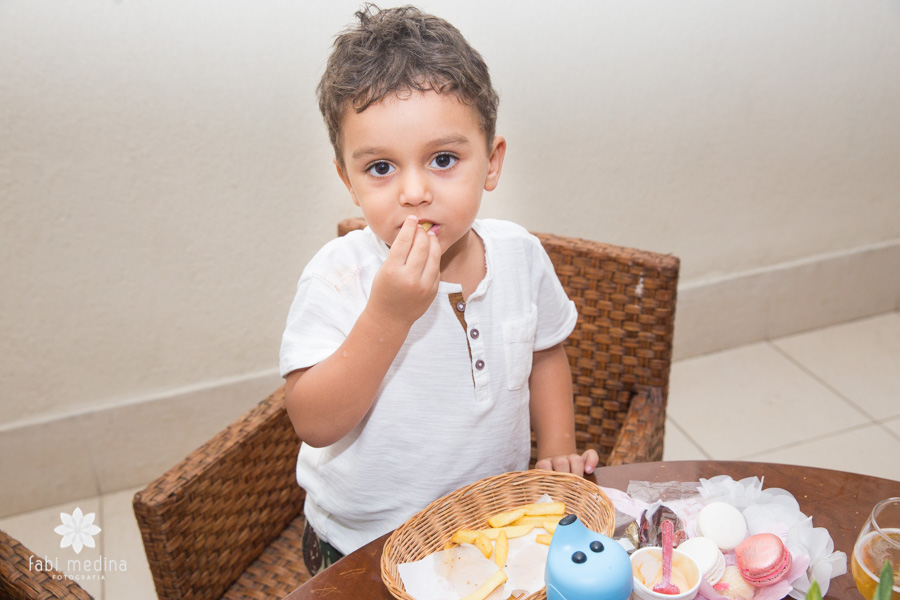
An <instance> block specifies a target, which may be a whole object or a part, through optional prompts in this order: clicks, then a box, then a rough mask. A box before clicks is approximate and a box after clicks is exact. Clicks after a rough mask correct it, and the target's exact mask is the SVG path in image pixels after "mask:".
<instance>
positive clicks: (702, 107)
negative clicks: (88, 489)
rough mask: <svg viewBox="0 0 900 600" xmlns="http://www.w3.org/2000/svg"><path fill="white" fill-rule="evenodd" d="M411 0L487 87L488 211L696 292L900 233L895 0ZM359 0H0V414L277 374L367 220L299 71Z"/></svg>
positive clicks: (48, 415) (12, 420)
mask: <svg viewBox="0 0 900 600" xmlns="http://www.w3.org/2000/svg"><path fill="white" fill-rule="evenodd" d="M420 5H421V6H422V7H423V8H425V9H426V10H429V11H430V12H433V13H435V14H438V15H440V16H442V17H445V18H447V19H448V20H450V21H451V22H453V23H454V24H456V25H457V27H459V28H460V30H461V31H462V32H463V34H464V35H466V36H467V38H468V39H469V41H470V42H471V43H472V44H473V46H475V47H476V48H477V49H479V50H480V51H481V53H482V54H483V55H484V57H485V58H486V60H487V61H488V63H489V65H490V67H491V69H492V73H493V77H494V79H495V85H496V87H497V88H498V90H499V91H500V94H501V110H500V114H501V116H500V122H499V127H498V133H501V134H503V135H505V136H506V138H507V140H508V142H509V152H508V154H507V160H506V164H505V169H504V173H503V177H502V180H501V184H500V187H499V189H498V190H497V191H496V192H494V193H492V194H490V195H487V196H486V201H485V204H484V209H483V216H490V217H503V218H509V219H512V220H515V221H518V222H520V223H522V224H523V225H525V226H527V227H529V228H530V229H532V230H540V231H552V232H555V233H561V234H566V235H574V236H581V237H588V238H594V239H601V240H604V241H610V242H613V243H619V244H624V245H630V246H639V247H643V248H647V249H651V250H657V251H662V252H672V253H675V254H677V255H678V256H680V257H681V259H682V265H683V267H682V268H683V271H682V281H683V282H684V283H686V284H691V283H692V282H693V283H697V282H702V281H706V280H710V279H715V278H721V277H728V276H731V275H734V274H739V273H743V272H748V271H752V272H757V271H759V270H761V269H762V270H765V269H767V268H773V267H776V266H777V265H780V264H784V263H788V262H790V261H798V260H806V259H809V258H810V257H816V256H819V255H828V254H834V253H838V254H840V253H842V252H853V251H855V250H856V249H858V248H864V247H870V246H873V245H875V246H877V245H879V244H894V243H896V242H897V241H898V240H900V168H898V165H900V110H898V107H900V77H898V73H900V4H898V3H897V2H896V0H872V1H869V2H858V1H857V0H844V1H838V0H794V1H791V2H785V1H783V0H737V1H733V2H720V1H717V0H646V1H642V2H622V1H616V2H605V1H600V2H596V1H592V0H569V1H566V2H555V3H549V2H532V1H521V0H520V1H516V2H512V1H503V2H500V1H494V2H485V1H484V0H456V1H454V2H444V1H439V0H430V1H426V2H422V3H421V4H420ZM358 6H359V4H358V3H357V2H355V1H348V0H340V1H329V2H320V3H315V4H314V3H312V2H308V3H304V2H299V1H296V2H289V1H287V0H280V1H278V0H272V1H267V2H259V1H255V0H245V1H212V0H205V1H201V0H191V1H181V0H178V1H176V0H154V1H152V2H151V1H150V0H143V1H137V0H119V1H113V0H79V1H78V2H63V1H52V0H5V1H3V2H0V202H2V214H0V277H2V279H0V285H2V292H0V332H2V333H0V336H2V341H0V344H2V351H0V382H2V386H0V431H2V430H3V429H4V428H6V429H11V428H15V427H17V426H19V425H22V424H24V423H29V422H40V421H42V420H46V419H52V418H56V417H57V416H59V415H62V414H69V413H79V412H83V411H88V410H92V409H95V408H99V407H105V406H110V405H117V404H124V403H134V402H137V401H139V400H141V399H146V398H153V397H156V396H163V395H167V394H171V393H174V392H175V391H177V390H182V389H185V388H191V387H193V386H200V387H202V386H204V385H211V384H213V383H215V382H218V381H222V380H229V378H240V377H243V376H253V375H254V374H260V373H262V374H268V375H271V374H272V372H273V370H274V368H275V366H276V359H277V352H278V345H279V341H280V334H281V329H282V326H283V323H284V318H285V315H286V311H287V308H288V305H289V303H290V300H291V298H292V294H293V288H294V286H295V283H296V278H297V276H298V274H299V271H300V269H301V268H302V266H303V264H304V263H305V261H306V260H307V259H308V258H309V257H310V256H311V255H312V254H313V252H315V250H316V249H318V247H320V246H321V245H322V244H323V243H324V242H325V241H326V240H328V239H329V238H330V237H332V236H333V235H334V225H335V223H336V222H337V221H338V220H339V219H340V218H343V217H345V216H351V215H355V214H357V213H356V210H355V207H353V206H352V204H351V203H350V201H349V198H348V197H347V196H346V192H345V191H344V189H343V187H342V186H341V184H340V182H339V181H338V179H337V177H336V176H335V175H334V171H333V167H332V165H331V154H330V147H329V145H328V141H327V136H326V133H325V130H324V126H323V125H322V124H321V118H320V115H319V113H318V110H317V108H316V104H315V96H314V87H315V84H316V82H317V80H318V77H319V75H320V73H321V69H322V67H323V65H324V62H325V59H326V56H327V53H328V50H329V46H330V43H331V39H332V37H333V35H334V34H335V33H336V32H337V31H338V30H339V29H341V28H342V27H343V26H344V25H346V24H348V23H350V22H351V21H352V13H353V11H354V10H355V9H356V8H358ZM862 293H864V292H862Z"/></svg>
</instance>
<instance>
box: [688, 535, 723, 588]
mask: <svg viewBox="0 0 900 600" xmlns="http://www.w3.org/2000/svg"><path fill="white" fill-rule="evenodd" d="M678 549H679V550H680V551H681V552H684V553H685V554H687V555H688V556H690V557H691V558H693V559H694V561H695V562H696V563H697V566H698V567H700V572H701V573H702V574H703V578H704V579H706V581H708V582H709V584H710V585H716V584H717V583H719V580H720V579H722V575H723V574H724V573H725V555H724V554H722V551H721V550H719V547H718V546H717V545H716V543H715V542H714V541H712V540H711V539H709V538H708V537H693V538H691V539H689V540H685V541H683V542H682V543H681V545H680V546H678Z"/></svg>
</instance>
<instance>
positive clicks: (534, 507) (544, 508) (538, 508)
mask: <svg viewBox="0 0 900 600" xmlns="http://www.w3.org/2000/svg"><path fill="white" fill-rule="evenodd" d="M522 508H524V509H525V514H526V515H528V516H541V515H559V516H560V517H562V515H564V514H566V503H565V502H535V503H534V504H526V505H525V506H523V507H522Z"/></svg>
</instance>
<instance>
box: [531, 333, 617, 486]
mask: <svg viewBox="0 0 900 600" xmlns="http://www.w3.org/2000/svg"><path fill="white" fill-rule="evenodd" d="M528 383H529V386H530V388H531V400H530V408H531V426H532V428H533V429H534V433H535V436H536V437H537V447H538V461H537V464H536V465H535V467H536V468H538V469H547V470H551V471H563V472H567V473H575V474H576V475H583V474H584V473H591V472H593V470H594V468H595V467H596V466H597V464H598V463H599V462H600V457H599V456H598V454H597V452H596V451H594V450H588V451H587V452H585V453H584V454H581V455H579V454H577V453H576V448H575V409H574V406H573V404H572V371H571V370H570V368H569V360H568V358H567V357H566V351H565V349H564V348H563V345H562V344H557V345H555V346H553V347H551V348H548V349H546V350H540V351H538V352H535V353H534V360H533V362H532V366H531V377H530V378H529V380H528Z"/></svg>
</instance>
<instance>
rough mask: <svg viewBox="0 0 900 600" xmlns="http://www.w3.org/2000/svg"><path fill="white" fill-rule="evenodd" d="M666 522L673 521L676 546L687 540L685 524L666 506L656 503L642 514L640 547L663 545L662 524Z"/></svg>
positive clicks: (673, 537) (673, 539)
mask: <svg viewBox="0 0 900 600" xmlns="http://www.w3.org/2000/svg"><path fill="white" fill-rule="evenodd" d="M664 521H671V522H672V527H673V528H674V534H673V536H672V541H673V543H674V544H675V546H678V545H679V544H680V543H681V542H683V541H684V540H686V539H687V534H686V533H685V532H684V523H683V522H682V521H681V519H679V518H678V515H676V514H675V512H674V511H673V510H672V509H670V508H669V507H668V506H666V505H665V504H660V503H656V504H654V505H652V506H650V507H649V508H648V509H647V510H645V511H644V512H643V513H642V514H641V521H640V531H639V539H640V547H641V548H646V547H648V546H660V545H662V524H663V522H664Z"/></svg>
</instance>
